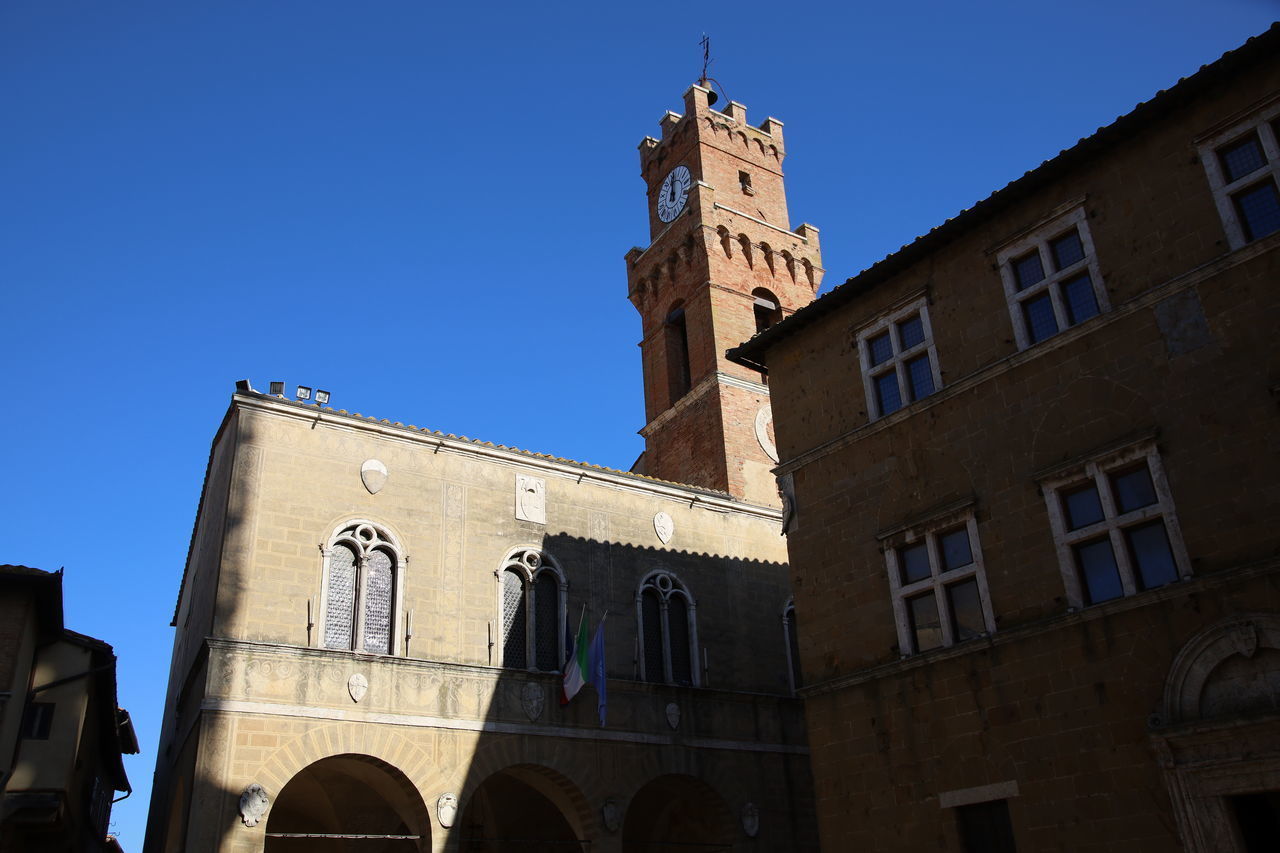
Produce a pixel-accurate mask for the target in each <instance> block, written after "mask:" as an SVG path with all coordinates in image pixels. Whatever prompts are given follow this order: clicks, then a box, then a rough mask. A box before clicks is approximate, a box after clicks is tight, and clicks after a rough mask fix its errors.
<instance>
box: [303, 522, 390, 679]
mask: <svg viewBox="0 0 1280 853" xmlns="http://www.w3.org/2000/svg"><path fill="white" fill-rule="evenodd" d="M322 554H323V572H322V574H323V580H322V587H323V589H322V598H323V601H324V606H323V608H322V611H321V612H322V614H323V619H324V624H323V626H322V633H321V637H322V644H323V645H324V647H325V648H328V649H336V650H346V651H362V652H371V653H374V654H384V655H385V654H392V653H394V651H395V608H396V601H397V595H398V588H399V584H400V572H401V567H402V566H403V565H404V562H405V561H404V558H403V556H402V554H401V550H400V547H399V545H398V544H397V543H396V541H395V540H394V538H393V537H392V536H391V535H390V534H389V533H388V532H387V531H386V530H384V529H382V528H380V527H376V526H374V525H373V524H371V523H369V522H366V521H356V522H349V523H348V524H346V525H344V526H342V527H340V528H339V529H338V531H337V532H336V533H334V535H333V536H331V537H330V540H329V545H328V547H327V548H325V549H323V551H322Z"/></svg>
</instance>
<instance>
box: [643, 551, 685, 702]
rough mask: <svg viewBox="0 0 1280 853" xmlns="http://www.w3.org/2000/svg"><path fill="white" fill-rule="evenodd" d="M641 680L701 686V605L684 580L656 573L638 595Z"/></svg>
mask: <svg viewBox="0 0 1280 853" xmlns="http://www.w3.org/2000/svg"><path fill="white" fill-rule="evenodd" d="M636 621H637V624H638V627H639V631H640V648H641V651H642V654H641V655H640V677H641V679H643V680H644V681H652V682H654V683H658V684H684V685H691V686H694V687H696V686H698V685H699V684H700V682H701V679H700V678H699V673H698V620H697V605H696V603H695V602H694V600H693V596H691V595H690V594H689V591H688V590H687V589H685V586H684V584H683V583H681V582H680V579H679V578H677V577H676V576H675V575H673V574H671V573H670V572H665V571H657V572H652V573H650V574H649V575H647V576H646V577H645V579H644V580H643V581H641V583H640V589H639V590H638V591H637V593H636Z"/></svg>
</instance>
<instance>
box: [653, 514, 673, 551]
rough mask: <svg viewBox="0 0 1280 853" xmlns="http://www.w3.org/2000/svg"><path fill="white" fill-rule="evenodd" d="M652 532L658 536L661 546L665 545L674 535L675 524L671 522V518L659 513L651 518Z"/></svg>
mask: <svg viewBox="0 0 1280 853" xmlns="http://www.w3.org/2000/svg"><path fill="white" fill-rule="evenodd" d="M653 531H654V533H657V534H658V539H659V540H660V541H661V542H662V544H663V545H666V544H667V543H668V542H670V541H671V537H672V536H674V535H675V533H676V523H675V522H674V521H672V520H671V516H669V515H667V514H666V513H665V512H660V513H658V514H657V515H655V516H654V517H653Z"/></svg>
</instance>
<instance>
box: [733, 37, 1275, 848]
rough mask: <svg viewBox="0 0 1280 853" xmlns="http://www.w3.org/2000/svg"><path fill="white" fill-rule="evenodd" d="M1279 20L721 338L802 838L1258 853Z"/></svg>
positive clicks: (1269, 771) (1267, 686)
mask: <svg viewBox="0 0 1280 853" xmlns="http://www.w3.org/2000/svg"><path fill="white" fill-rule="evenodd" d="M1278 181H1280V28H1278V27H1273V28H1272V29H1271V30H1270V31H1268V32H1267V33H1265V34H1263V35H1261V36H1259V37H1257V38H1254V39H1251V40H1250V41H1249V42H1247V43H1246V44H1245V45H1243V46H1242V47H1240V48H1239V49H1237V50H1235V51H1233V52H1231V53H1229V54H1227V55H1226V56H1224V57H1223V58H1222V59H1220V60H1219V61H1217V62H1215V63H1214V64H1212V65H1210V66H1207V67H1205V68H1203V69H1201V70H1200V71H1199V72H1198V73H1196V74H1195V75H1193V76H1191V77H1188V78H1186V79H1184V80H1181V81H1179V82H1178V83H1177V84H1176V85H1174V86H1172V87H1171V88H1169V89H1168V90H1167V91H1162V92H1160V93H1158V94H1157V95H1156V96H1155V97H1153V98H1152V99H1151V100H1149V101H1147V102H1146V103H1143V104H1140V105H1139V106H1138V107H1137V108H1135V109H1134V110H1133V111H1132V112H1131V113H1129V114H1128V115H1126V116H1124V117H1122V118H1120V119H1118V120H1116V121H1115V122H1114V123H1113V124H1111V125H1110V126H1108V127H1105V128H1102V129H1101V130H1099V131H1098V132H1097V133H1096V134H1094V135H1093V136H1090V137H1089V138H1087V139H1083V140H1081V141H1080V142H1079V143H1077V144H1076V145H1074V146H1073V147H1071V148H1069V149H1067V150H1065V151H1063V152H1062V153H1061V154H1059V155H1058V156H1056V157H1054V158H1053V159H1051V160H1049V161H1048V162H1046V163H1044V164H1043V165H1042V166H1040V167H1039V168H1037V169H1035V170H1033V171H1031V172H1029V173H1027V174H1026V175H1025V176H1024V177H1022V178H1020V179H1019V180H1017V181H1015V182H1013V183H1012V184H1010V185H1008V186H1007V187H1005V188H1003V189H1001V190H999V191H997V192H995V193H994V194H993V195H991V196H990V197H989V198H987V199H985V200H984V201H982V202H979V203H978V204H976V205H974V206H973V207H972V208H970V209H968V210H966V211H964V212H962V213H960V214H959V215H957V216H956V217H955V218H953V219H950V220H948V221H947V222H946V223H944V224H942V225H940V226H938V227H937V228H935V229H933V230H932V231H930V232H929V233H928V234H926V235H924V236H922V237H920V238H919V239H917V240H915V241H914V242H913V243H911V244H909V245H907V246H905V247H904V248H903V249H902V250H900V251H898V252H896V253H895V254H893V255H890V256H889V257H887V258H885V259H884V260H883V261H880V262H879V263H877V264H875V265H874V266H872V267H870V268H869V269H867V270H866V271H864V272H862V273H861V274H859V275H857V276H854V277H853V278H851V279H849V280H848V281H847V282H845V283H844V284H842V285H840V286H839V287H836V288H835V289H834V290H832V291H831V292H830V293H829V294H827V295H825V296H823V297H822V298H820V299H818V300H816V301H815V302H813V303H812V304H810V305H808V306H807V307H804V308H801V309H800V310H799V311H797V312H796V313H795V314H794V315H793V316H791V317H789V318H788V319H786V320H785V321H783V322H782V323H780V324H778V325H775V326H773V327H770V328H768V329H767V330H766V331H764V332H762V333H761V334H759V335H756V336H755V337H754V338H753V339H751V340H750V341H749V342H747V343H745V344H743V345H741V346H739V347H737V348H736V349H734V350H733V351H732V352H731V353H730V357H731V360H733V361H735V362H736V363H738V364H740V365H743V366H745V367H749V368H752V369H760V370H766V369H767V372H768V377H769V388H770V391H771V394H772V396H773V400H774V406H773V411H774V414H775V418H776V437H777V447H778V451H779V453H780V457H781V462H780V464H779V467H778V469H777V470H778V472H779V473H780V474H781V475H782V478H783V481H784V483H785V484H786V487H787V490H788V491H789V493H790V494H792V495H793V496H794V503H795V521H794V523H793V524H792V525H791V529H790V533H789V553H790V560H791V570H792V576H793V582H794V588H795V608H796V612H797V614H798V616H799V623H798V624H799V626H800V631H799V657H800V659H801V662H802V665H803V666H802V668H803V673H804V679H805V683H806V686H805V687H804V688H803V690H802V691H801V694H802V696H803V697H804V699H805V704H806V718H807V722H808V732H809V738H810V743H811V748H812V759H811V760H812V766H813V772H814V778H815V788H816V797H817V804H818V818H819V830H820V837H821V843H822V846H823V849H825V850H828V851H844V850H879V851H889V850H903V851H918V850H967V851H979V850H982V851H1011V850H1014V849H1017V850H1018V851H1020V853H1029V851H1031V852H1032V853H1034V851H1050V850H1054V851H1058V850H1071V851H1126V853H1135V851H1152V853H1155V851H1168V850H1175V849H1179V848H1181V849H1184V850H1187V851H1195V853H1209V851H1215V853H1216V851H1241V853H1245V851H1247V853H1255V851H1262V850H1274V849H1275V847H1274V845H1275V843H1276V838H1278V837H1280V536H1278V535H1277V524H1276V519H1277V510H1278V509H1280V470H1278V468H1280V466H1278V464H1277V460H1278V458H1280V454H1278V451H1280V418H1278V417H1277V415H1278V404H1280V400H1278V396H1280V347H1278V346H1277V341H1278V333H1277V328H1278V321H1280V184H1278Z"/></svg>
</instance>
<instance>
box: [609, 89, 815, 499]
mask: <svg viewBox="0 0 1280 853" xmlns="http://www.w3.org/2000/svg"><path fill="white" fill-rule="evenodd" d="M714 100H715V98H714V95H712V93H711V91H710V90H709V89H706V88H704V87H702V86H692V87H690V88H689V91H687V92H685V95H684V106H685V110H684V114H683V115H680V114H678V113H673V112H668V113H667V114H666V115H665V116H663V118H662V120H661V121H660V122H659V124H660V125H661V127H662V138H661V139H654V138H653V137H645V139H644V140H643V141H641V143H640V175H641V177H643V178H644V181H645V185H646V186H647V188H648V198H649V245H648V247H647V248H634V249H632V250H631V251H630V252H628V253H627V256H626V261H627V296H628V298H629V299H630V300H631V304H632V305H634V306H635V307H636V310H637V311H639V312H640V317H641V324H642V330H643V337H642V339H641V341H640V351H641V354H642V358H643V362H644V399H645V426H644V428H643V429H641V430H640V434H641V435H643V436H644V439H645V450H644V454H643V455H642V456H641V457H640V459H639V460H638V461H637V463H636V466H635V470H636V471H637V472H638V473H642V474H647V475H649V476H651V477H657V478H659V479H663V480H672V481H674V482H678V483H688V484H690V485H696V486H706V487H708V488H713V489H719V490H722V491H725V492H728V493H729V494H731V495H733V496H734V497H738V498H742V499H743V500H746V501H749V502H751V503H756V504H763V505H767V506H777V505H778V504H779V499H778V494H777V487H776V484H775V482H774V477H773V474H772V468H773V466H774V465H775V464H776V463H777V461H778V460H777V451H776V450H775V449H774V443H773V416H772V413H771V411H770V409H769V387H768V384H767V383H768V377H767V376H765V375H762V374H760V373H756V372H754V371H752V370H749V369H748V368H746V367H742V366H741V365H737V364H733V363H731V362H730V361H728V360H727V359H726V358H725V355H724V354H725V351H726V350H728V349H730V348H732V347H734V346H737V345H738V344H740V343H742V342H743V341H745V340H747V339H748V338H750V337H751V336H752V335H754V334H756V332H758V331H760V330H761V329H764V328H765V327H767V326H770V325H772V324H773V323H776V322H777V321H778V320H781V319H782V318H783V317H785V316H787V315H790V314H792V313H793V312H795V311H796V310H797V309H799V308H801V307H802V306H804V305H806V304H808V303H809V302H810V301H812V300H813V298H814V295H815V294H816V293H817V290H818V286H819V284H821V282H822V273H823V269H822V256H821V253H820V251H819V247H818V229H817V228H814V227H813V226H812V225H799V226H797V227H796V228H795V229H794V230H792V228H791V224H790V219H789V217H788V215H787V196H786V190H785V188H784V186H783V179H782V160H783V157H784V156H785V155H786V152H785V149H784V147H783V141H782V122H780V121H778V120H777V119H773V118H767V119H765V120H764V122H763V123H762V124H760V126H759V127H752V126H751V125H749V124H747V115H746V112H747V109H746V107H744V106H743V105H742V104H739V103H737V102H736V101H730V102H729V104H728V106H727V107H725V109H724V110H723V111H718V110H714V109H712V108H711V104H712V103H713V102H714Z"/></svg>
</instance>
